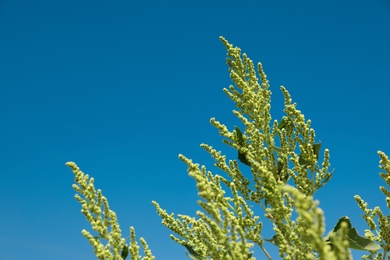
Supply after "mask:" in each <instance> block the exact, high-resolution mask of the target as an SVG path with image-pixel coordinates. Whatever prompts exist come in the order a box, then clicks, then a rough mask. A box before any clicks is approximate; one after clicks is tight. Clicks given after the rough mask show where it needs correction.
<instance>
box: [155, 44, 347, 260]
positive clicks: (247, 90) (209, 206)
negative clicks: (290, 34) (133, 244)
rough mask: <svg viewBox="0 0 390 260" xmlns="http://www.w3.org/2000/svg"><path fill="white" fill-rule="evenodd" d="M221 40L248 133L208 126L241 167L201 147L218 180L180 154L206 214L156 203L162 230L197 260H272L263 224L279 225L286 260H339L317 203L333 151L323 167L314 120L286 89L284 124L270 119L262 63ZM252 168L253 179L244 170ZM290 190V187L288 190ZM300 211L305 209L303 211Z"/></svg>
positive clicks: (231, 93) (276, 240)
mask: <svg viewBox="0 0 390 260" xmlns="http://www.w3.org/2000/svg"><path fill="white" fill-rule="evenodd" d="M221 41H222V42H223V43H224V45H225V47H226V49H227V52H228V54H227V55H228V57H227V65H228V67H229V72H230V77H231V79H232V81H233V82H234V84H235V86H233V85H232V86H230V87H229V88H228V89H224V92H225V93H226V94H227V96H228V97H229V98H230V99H231V100H233V101H234V102H235V104H236V106H237V110H234V111H233V113H234V115H235V116H236V117H238V118H239V119H240V121H241V123H242V126H235V127H234V128H231V129H229V128H228V127H227V126H226V125H224V124H222V123H220V122H218V121H217V120H216V119H215V118H212V119H211V120H210V122H211V124H212V125H213V126H214V127H215V128H217V129H218V131H219V134H220V135H221V136H222V137H223V138H224V139H223V142H224V143H225V144H227V145H228V146H230V147H232V148H233V149H235V150H237V155H238V160H235V159H232V160H227V158H226V156H225V155H223V154H222V152H221V151H217V150H215V149H214V148H213V147H212V146H210V145H207V144H201V146H202V147H203V148H204V149H205V150H206V151H207V152H208V153H209V154H210V155H211V156H212V157H213V158H214V160H215V164H214V165H215V166H216V167H217V168H218V169H219V170H220V171H222V173H221V174H213V173H212V172H211V171H208V170H207V169H206V167H205V166H199V164H197V163H193V162H192V160H190V159H188V158H187V157H185V156H184V155H179V158H180V159H181V160H182V161H184V162H185V163H186V164H187V165H188V172H189V175H190V176H191V177H193V178H194V179H195V180H196V182H197V188H198V190H199V196H200V197H201V199H202V200H200V201H199V202H198V203H199V205H200V206H201V207H202V209H203V211H199V212H197V217H198V218H191V217H189V216H184V215H178V217H177V218H174V215H172V214H171V215H169V214H167V213H166V211H164V210H162V209H161V207H160V206H159V205H158V204H157V203H156V202H154V204H155V206H156V208H157V211H158V213H159V215H160V216H161V217H162V218H163V225H165V226H167V227H168V228H170V229H172V230H173V231H174V232H175V233H176V234H177V235H178V236H172V239H173V240H175V241H176V242H178V243H180V244H182V245H183V246H186V247H187V249H188V248H190V249H191V250H189V251H190V253H191V255H192V257H193V258H196V259H250V258H251V256H252V251H251V250H253V249H252V248H253V246H254V245H257V246H259V248H260V249H261V250H262V251H263V252H264V254H265V256H266V257H267V258H268V259H271V256H270V255H269V253H268V252H267V250H266V248H265V247H264V243H265V242H266V240H265V239H264V238H263V237H262V234H261V232H262V228H263V225H264V224H265V221H268V222H269V223H270V224H271V225H272V226H273V229H274V231H275V234H276V235H275V236H274V237H273V238H272V240H271V242H273V243H276V244H277V245H278V247H279V255H280V257H282V258H284V259H314V258H315V257H318V256H320V257H321V258H323V259H333V258H331V257H332V256H333V255H334V254H331V253H330V252H331V250H330V249H329V248H328V249H327V246H328V244H329V242H327V241H326V240H325V239H324V238H323V233H324V231H325V230H324V217H323V214H322V211H321V210H320V209H318V208H317V203H315V202H314V201H313V199H312V195H313V194H314V193H315V192H316V191H317V190H318V189H320V188H321V187H322V186H323V185H325V184H326V183H327V182H328V181H329V179H330V177H331V175H332V173H331V172H329V166H330V163H329V151H328V150H327V149H325V151H324V154H323V158H324V160H323V162H322V163H319V155H320V146H321V144H320V143H319V142H316V140H315V131H314V129H312V128H311V127H310V124H311V121H310V120H306V119H305V117H304V115H303V114H302V113H301V111H299V110H298V109H297V108H296V104H295V103H293V102H292V99H291V97H290V94H289V93H288V91H287V90H286V89H285V88H284V87H281V90H282V92H283V95H284V99H285V102H284V112H285V116H283V117H282V118H281V119H280V120H274V119H273V118H272V117H271V113H270V109H271V91H270V89H269V87H270V86H269V83H268V80H267V77H266V75H265V73H264V71H263V68H262V65H261V63H259V64H258V65H257V70H258V73H257V72H256V70H255V65H254V63H253V62H252V61H251V60H250V59H249V58H248V57H247V55H246V54H241V50H240V49H239V48H237V47H233V46H232V45H231V44H230V43H228V42H227V41H226V40H225V39H224V38H222V37H221ZM258 76H259V78H258ZM247 166H249V167H250V175H249V174H246V171H245V169H243V168H244V167H247ZM286 184H290V185H292V186H289V188H286ZM227 191H228V192H227ZM254 206H257V207H259V208H261V209H263V210H264V211H265V217H263V216H260V215H256V214H255V213H254V212H253V211H252V209H251V207H254ZM300 207H303V208H304V209H303V210H298V208H300ZM294 208H296V209H297V210H296V213H298V218H296V219H294V217H293V215H294V214H293V213H294ZM335 243H344V240H343V239H341V240H340V241H339V240H337V241H336V242H335ZM328 247H329V246H328ZM346 255H348V252H344V253H343V255H342V256H341V257H340V258H334V259H348V257H347V258H346Z"/></svg>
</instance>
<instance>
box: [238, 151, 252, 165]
mask: <svg viewBox="0 0 390 260" xmlns="http://www.w3.org/2000/svg"><path fill="white" fill-rule="evenodd" d="M238 160H240V162H242V163H243V164H245V165H248V166H251V165H250V164H249V162H248V160H247V159H246V156H245V154H243V153H240V152H238Z"/></svg>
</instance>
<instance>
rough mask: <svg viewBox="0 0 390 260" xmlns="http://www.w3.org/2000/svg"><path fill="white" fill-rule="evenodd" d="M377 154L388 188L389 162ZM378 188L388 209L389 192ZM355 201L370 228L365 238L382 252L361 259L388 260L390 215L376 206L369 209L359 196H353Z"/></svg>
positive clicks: (384, 156)
mask: <svg viewBox="0 0 390 260" xmlns="http://www.w3.org/2000/svg"><path fill="white" fill-rule="evenodd" d="M378 154H379V157H380V158H381V160H380V162H379V163H380V165H379V167H380V168H381V169H382V170H383V171H384V172H381V173H380V176H381V178H382V179H383V180H384V181H385V182H386V185H387V186H390V160H389V158H388V157H387V155H386V154H385V153H383V152H381V151H379V152H378ZM379 188H380V190H381V191H382V192H383V194H384V195H385V197H386V203H387V208H388V209H390V191H389V190H388V189H386V187H384V186H380V187H379ZM355 200H356V201H357V203H358V204H359V207H360V208H361V209H362V210H363V212H364V214H363V215H362V217H363V219H364V220H365V221H366V222H367V225H368V227H369V228H370V229H367V230H365V237H366V238H368V239H370V240H372V241H376V242H378V243H379V245H380V246H381V247H382V248H383V251H384V252H377V251H375V250H370V251H371V252H370V255H366V256H364V257H363V259H375V260H380V259H383V260H384V259H386V256H387V259H390V255H387V254H388V253H389V251H390V214H387V215H385V214H384V213H383V211H382V210H381V209H380V207H378V206H377V207H375V208H374V209H369V208H368V203H367V202H365V201H364V200H363V199H362V198H361V197H360V196H359V195H356V196H355Z"/></svg>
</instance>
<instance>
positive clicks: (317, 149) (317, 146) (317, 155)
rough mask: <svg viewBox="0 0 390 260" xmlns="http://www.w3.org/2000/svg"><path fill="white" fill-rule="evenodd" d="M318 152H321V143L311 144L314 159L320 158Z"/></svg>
mask: <svg viewBox="0 0 390 260" xmlns="http://www.w3.org/2000/svg"><path fill="white" fill-rule="evenodd" d="M320 150H321V142H318V143H315V144H313V152H314V154H315V155H316V158H317V160H318V158H319V157H320Z"/></svg>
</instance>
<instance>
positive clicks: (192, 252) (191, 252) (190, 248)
mask: <svg viewBox="0 0 390 260" xmlns="http://www.w3.org/2000/svg"><path fill="white" fill-rule="evenodd" d="M184 246H185V247H186V248H187V250H188V252H190V254H191V255H193V256H195V257H197V256H199V254H198V253H197V252H196V251H195V250H194V249H193V248H192V247H190V246H189V245H184Z"/></svg>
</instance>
